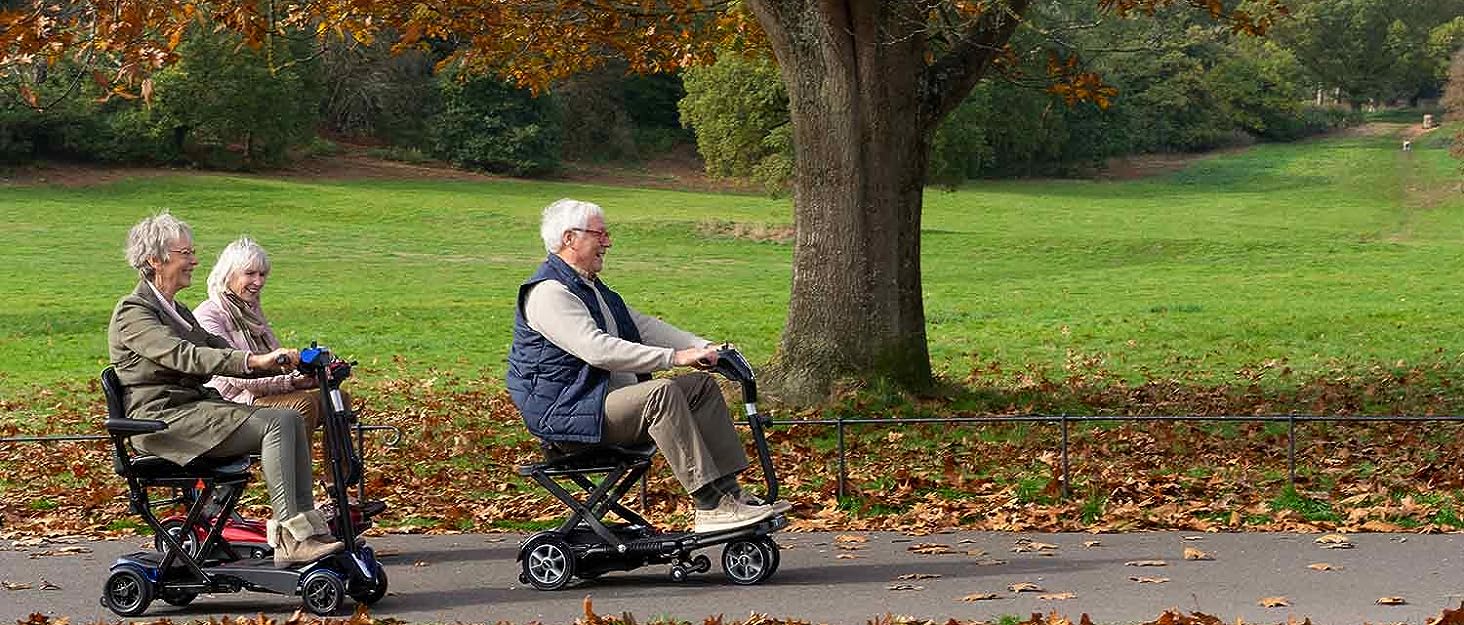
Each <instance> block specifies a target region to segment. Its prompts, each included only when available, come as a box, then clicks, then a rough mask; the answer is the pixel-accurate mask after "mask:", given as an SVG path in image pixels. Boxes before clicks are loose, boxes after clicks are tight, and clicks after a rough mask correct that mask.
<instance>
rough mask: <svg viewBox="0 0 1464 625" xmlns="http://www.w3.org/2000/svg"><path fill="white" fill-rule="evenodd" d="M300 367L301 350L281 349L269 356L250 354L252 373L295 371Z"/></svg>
mask: <svg viewBox="0 0 1464 625" xmlns="http://www.w3.org/2000/svg"><path fill="white" fill-rule="evenodd" d="M299 365H300V350H298V349H289V348H285V347H281V348H280V349H277V350H274V351H272V352H270V353H268V354H250V355H249V370H250V371H294V370H295V367H297V366H299Z"/></svg>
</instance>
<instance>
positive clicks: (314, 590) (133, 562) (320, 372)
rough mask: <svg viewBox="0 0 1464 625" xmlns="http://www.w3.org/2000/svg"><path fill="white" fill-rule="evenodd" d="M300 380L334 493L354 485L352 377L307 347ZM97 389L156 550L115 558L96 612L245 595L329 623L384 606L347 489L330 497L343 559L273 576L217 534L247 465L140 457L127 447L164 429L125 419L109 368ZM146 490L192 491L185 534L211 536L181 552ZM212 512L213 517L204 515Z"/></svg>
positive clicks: (267, 565) (380, 573)
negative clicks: (315, 400)
mask: <svg viewBox="0 0 1464 625" xmlns="http://www.w3.org/2000/svg"><path fill="white" fill-rule="evenodd" d="M300 371H301V372H302V373H305V374H307V375H313V376H315V380H316V382H318V383H319V388H320V389H321V393H320V397H321V402H322V404H323V405H322V406H321V407H322V409H323V410H322V414H324V415H325V419H324V420H325V444H326V445H328V446H330V447H329V448H330V451H331V452H332V453H331V457H332V458H334V459H335V461H334V462H333V463H331V466H330V471H331V477H332V478H333V479H334V481H335V484H338V485H347V484H359V483H360V481H361V478H362V472H363V465H362V462H361V455H360V440H359V438H358V439H356V440H355V441H354V442H353V440H352V438H351V432H350V430H351V423H352V422H353V421H354V420H355V418H356V415H355V414H353V413H352V412H351V411H350V409H349V408H348V407H347V406H346V405H345V402H344V401H343V399H342V397H341V392H340V385H341V382H342V381H344V380H345V379H346V378H347V377H349V376H350V374H351V363H348V362H346V361H343V360H340V359H337V358H335V357H334V356H333V355H331V353H330V351H329V350H326V349H324V348H321V347H318V346H316V345H314V344H312V345H311V346H310V348H308V349H305V350H302V351H301V352H300ZM102 389H103V391H104V392H105V394H106V398H107V412H108V418H107V422H106V427H107V433H108V434H109V435H110V436H111V439H112V446H113V451H114V455H113V466H114V468H115V469H116V471H117V474H118V475H120V476H122V477H123V478H124V479H126V480H127V492H128V503H129V505H130V507H131V509H132V511H133V512H134V513H136V514H137V515H139V516H141V517H142V519H143V521H144V522H145V523H146V524H147V525H148V527H150V528H151V529H152V530H153V532H154V534H155V535H156V539H157V541H158V543H159V545H160V546H161V548H160V549H159V551H139V552H136V553H132V554H128V555H125V556H122V557H121V558H118V559H117V561H116V562H115V563H113V564H112V567H111V569H110V570H111V574H110V575H109V576H108V577H107V581H106V583H105V584H104V585H103V587H102V598H101V602H102V605H103V606H106V607H107V609H109V610H111V611H113V612H115V613H117V614H118V615H119V616H138V615H141V614H142V613H143V612H145V611H146V610H147V607H148V605H149V604H150V603H151V602H152V601H153V599H155V598H156V599H161V600H162V601H163V602H165V603H168V604H170V605H174V606H186V605H188V604H189V603H191V602H192V601H193V600H194V599H195V598H197V597H198V595H200V594H203V593H225V592H239V591H241V590H252V591H259V592H269V593H276V594H285V595H299V596H300V597H301V599H303V601H304V606H305V609H307V610H309V611H310V612H312V613H314V614H316V615H320V616H326V615H330V614H335V613H337V612H339V611H340V610H341V608H342V606H343V605H344V603H345V598H346V597H351V598H352V599H355V600H356V601H357V602H358V603H363V604H367V605H370V604H373V603H376V602H377V601H379V600H380V599H381V598H382V597H385V596H386V589H387V580H386V571H385V570H384V569H383V568H382V566H381V563H380V562H378V561H377V559H376V554H375V553H374V552H373V551H372V549H371V547H369V546H367V545H366V544H365V543H364V542H362V541H360V540H359V539H358V538H357V533H358V531H357V528H356V527H354V526H353V519H352V518H351V516H352V515H351V514H350V512H349V510H350V506H349V505H347V489H346V488H344V487H341V488H336V489H334V492H333V493H332V496H333V497H334V498H335V504H336V505H335V510H336V513H335V518H334V519H332V527H333V528H334V530H335V535H336V538H339V539H340V540H341V541H342V542H344V543H345V546H346V548H345V550H344V551H343V552H341V553H339V554H334V555H331V556H327V557H325V558H321V559H320V560H317V561H315V562H310V563H307V564H303V565H298V566H294V567H291V568H285V569H279V568H275V566H274V561H273V560H272V559H258V558H248V557H244V556H243V555H241V554H240V553H239V550H238V549H236V548H235V547H234V546H231V545H230V543H229V542H228V541H226V540H224V527H225V524H226V523H227V522H228V521H229V519H230V517H231V515H232V513H233V511H234V508H235V506H237V505H238V503H239V498H240V497H241V496H242V495H243V494H244V487H245V486H246V485H247V484H248V482H249V465H250V458H249V457H247V456H242V457H239V458H223V459H217V458H199V459H197V460H195V461H193V462H190V463H188V464H187V465H185V466H179V465H177V464H174V463H172V462H169V461H167V460H164V459H162V458H159V457H157V456H147V455H139V454H137V453H135V451H134V450H133V449H132V446H131V444H130V443H129V442H128V439H129V437H132V436H135V435H138V434H146V433H150V432H158V431H161V430H164V429H167V424H166V423H164V422H162V421H155V420H148V419H129V418H127V415H126V410H125V405H124V402H123V388H122V385H121V381H120V380H119V379H118V378H117V373H116V372H115V371H114V370H112V368H111V367H108V368H107V369H106V370H104V371H102ZM150 488H169V489H174V490H175V491H176V490H178V489H190V488H196V489H197V491H196V496H194V497H191V498H189V499H190V500H191V501H190V504H191V505H189V507H188V511H187V516H186V517H185V520H184V522H183V525H182V527H197V526H200V525H202V526H205V527H207V528H208V531H207V534H206V535H205V536H204V537H203V538H202V539H201V540H200V541H198V544H196V545H193V544H190V545H187V546H185V544H184V542H185V541H184V540H183V539H184V538H186V537H187V535H188V533H187V532H177V531H174V532H169V531H167V529H166V528H164V527H163V524H162V523H161V522H159V520H158V518H157V516H156V515H155V514H154V513H153V510H152V508H153V506H152V505H151V504H150V503H149V498H148V489H150ZM211 506H216V507H217V509H214V510H208V511H206V509H207V508H210V507H211Z"/></svg>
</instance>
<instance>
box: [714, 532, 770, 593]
mask: <svg viewBox="0 0 1464 625" xmlns="http://www.w3.org/2000/svg"><path fill="white" fill-rule="evenodd" d="M774 557H775V556H774V555H773V551H771V550H770V549H769V548H768V546H767V545H765V544H763V542H762V541H760V540H755V539H749V538H739V539H737V540H734V541H732V542H729V543H727V546H726V547H723V548H722V570H723V571H725V572H726V573H727V579H730V580H732V583H734V584H742V585H744V586H750V585H752V584H757V583H759V582H761V581H763V580H765V579H767V578H768V576H769V575H772V574H773V567H774V564H773V558H774Z"/></svg>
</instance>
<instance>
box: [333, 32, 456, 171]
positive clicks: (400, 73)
mask: <svg viewBox="0 0 1464 625" xmlns="http://www.w3.org/2000/svg"><path fill="white" fill-rule="evenodd" d="M392 43H393V41H392V40H391V38H390V37H381V38H378V39H377V40H376V41H375V42H374V43H372V44H370V45H361V44H358V43H356V42H354V41H351V42H346V41H342V40H340V39H338V38H334V37H333V38H331V39H329V40H328V41H327V42H326V45H325V48H324V52H323V54H322V55H321V60H320V80H321V83H322V93H323V97H322V99H321V103H320V111H321V116H322V120H323V121H324V123H325V125H326V127H327V128H329V129H330V130H332V131H334V132H336V133H339V134H341V135H344V136H347V137H354V138H372V139H377V140H381V141H386V142H389V143H392V144H395V145H406V146H424V145H426V143H427V132H428V130H427V124H428V121H429V120H430V119H431V118H432V116H433V115H435V114H436V112H437V111H438V109H439V108H440V107H441V105H442V103H441V95H440V92H439V90H438V86H437V81H436V79H435V78H434V77H433V66H434V65H435V63H436V61H438V60H440V58H441V54H442V53H440V52H437V51H431V52H429V51H422V50H409V51H405V52H402V53H399V54H392V53H391V45H392Z"/></svg>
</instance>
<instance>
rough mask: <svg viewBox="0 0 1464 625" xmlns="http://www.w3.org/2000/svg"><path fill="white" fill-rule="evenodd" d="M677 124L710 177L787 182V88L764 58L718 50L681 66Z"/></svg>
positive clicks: (789, 147) (789, 131) (789, 137)
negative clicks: (697, 63)
mask: <svg viewBox="0 0 1464 625" xmlns="http://www.w3.org/2000/svg"><path fill="white" fill-rule="evenodd" d="M682 84H683V85H684V86H685V88H686V97H685V98H682V99H681V104H680V109H681V123H682V124H683V125H685V126H687V127H689V128H691V130H692V132H693V133H695V135H696V149H697V151H698V152H700V153H701V156H702V160H704V161H705V162H706V167H707V173H709V174H712V175H714V176H746V177H755V178H757V179H758V180H760V181H762V182H763V183H764V184H765V185H769V186H770V187H774V188H776V187H780V186H782V185H783V184H785V183H786V181H787V180H788V176H789V173H790V172H791V163H792V160H793V142H792V128H791V126H790V125H789V118H788V92H787V91H786V90H785V89H784V88H783V80H782V76H780V75H779V73H778V68H777V65H775V64H774V63H773V61H772V59H770V58H767V57H746V56H742V55H739V54H735V53H728V54H724V55H722V56H721V57H719V58H718V59H717V62H716V63H714V64H712V65H709V66H706V67H698V68H692V69H688V70H686V73H685V74H684V75H683V76H682Z"/></svg>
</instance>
